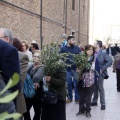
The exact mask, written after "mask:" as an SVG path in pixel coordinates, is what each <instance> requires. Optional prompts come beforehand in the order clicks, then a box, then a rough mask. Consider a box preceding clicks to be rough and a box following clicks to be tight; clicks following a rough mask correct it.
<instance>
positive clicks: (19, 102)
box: [16, 52, 29, 113]
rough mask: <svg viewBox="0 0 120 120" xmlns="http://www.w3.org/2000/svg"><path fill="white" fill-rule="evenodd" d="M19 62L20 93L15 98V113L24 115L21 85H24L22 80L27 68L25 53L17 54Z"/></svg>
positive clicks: (24, 104)
mask: <svg viewBox="0 0 120 120" xmlns="http://www.w3.org/2000/svg"><path fill="white" fill-rule="evenodd" d="M19 60H20V73H21V75H20V77H21V82H22V83H21V91H20V93H19V94H18V96H17V102H16V103H17V106H16V107H17V112H19V113H25V112H26V103H25V98H24V95H23V85H24V80H25V77H26V73H27V67H28V62H29V60H28V56H27V55H26V54H25V53H22V52H19Z"/></svg>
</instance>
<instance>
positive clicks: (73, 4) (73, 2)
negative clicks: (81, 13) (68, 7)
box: [72, 0, 75, 10]
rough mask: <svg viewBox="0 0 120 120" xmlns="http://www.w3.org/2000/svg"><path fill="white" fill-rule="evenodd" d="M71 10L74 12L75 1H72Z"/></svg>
mask: <svg viewBox="0 0 120 120" xmlns="http://www.w3.org/2000/svg"><path fill="white" fill-rule="evenodd" d="M72 10H75V0H72Z"/></svg>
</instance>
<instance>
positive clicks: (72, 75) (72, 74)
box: [66, 71, 79, 100]
mask: <svg viewBox="0 0 120 120" xmlns="http://www.w3.org/2000/svg"><path fill="white" fill-rule="evenodd" d="M76 77H77V73H76V71H67V78H66V79H67V84H68V86H67V89H68V99H69V100H72V97H73V95H72V82H73V84H74V90H75V100H79V93H78V89H77V79H76Z"/></svg>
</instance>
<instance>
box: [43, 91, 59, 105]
mask: <svg viewBox="0 0 120 120" xmlns="http://www.w3.org/2000/svg"><path fill="white" fill-rule="evenodd" d="M42 100H43V102H44V103H46V104H56V103H57V101H58V94H57V93H55V92H53V91H43V97H42Z"/></svg>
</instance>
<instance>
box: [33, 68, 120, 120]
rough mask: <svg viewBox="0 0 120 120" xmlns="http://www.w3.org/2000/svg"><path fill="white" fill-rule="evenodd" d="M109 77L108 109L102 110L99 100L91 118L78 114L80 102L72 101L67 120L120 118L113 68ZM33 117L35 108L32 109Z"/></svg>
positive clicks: (68, 107) (108, 119)
mask: <svg viewBox="0 0 120 120" xmlns="http://www.w3.org/2000/svg"><path fill="white" fill-rule="evenodd" d="M108 72H109V75H110V77H109V79H107V80H104V88H105V96H106V110H104V111H102V110H100V108H101V105H100V102H99V101H98V106H95V107H92V110H91V114H92V117H91V118H86V117H85V116H84V115H82V116H77V117H76V113H77V112H78V108H79V106H78V104H76V103H74V102H72V103H69V104H67V105H66V113H67V115H66V116H67V120H88V119H89V120H120V92H117V90H116V74H115V73H112V68H109V69H108ZM31 114H32V116H31V117H33V114H34V112H33V110H31Z"/></svg>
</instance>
